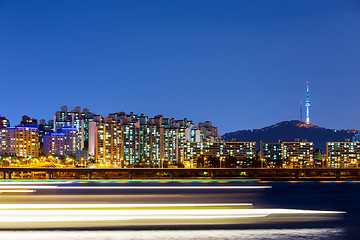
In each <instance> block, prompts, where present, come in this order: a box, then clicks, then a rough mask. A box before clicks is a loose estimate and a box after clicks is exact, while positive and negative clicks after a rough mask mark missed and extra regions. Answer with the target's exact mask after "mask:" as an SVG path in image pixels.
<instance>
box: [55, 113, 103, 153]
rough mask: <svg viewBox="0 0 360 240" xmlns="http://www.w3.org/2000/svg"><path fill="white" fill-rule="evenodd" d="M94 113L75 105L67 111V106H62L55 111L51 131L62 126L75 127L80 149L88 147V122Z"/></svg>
mask: <svg viewBox="0 0 360 240" xmlns="http://www.w3.org/2000/svg"><path fill="white" fill-rule="evenodd" d="M95 116H96V115H95V114H93V113H91V112H90V111H89V109H87V108H84V109H83V110H82V111H81V108H80V107H75V108H74V109H73V110H72V111H68V108H67V106H62V107H61V111H57V112H56V113H55V115H54V119H53V131H54V132H56V131H58V130H61V129H62V128H63V127H71V128H76V129H77V130H78V135H79V141H80V150H83V149H87V148H88V139H89V123H90V122H92V121H93V120H94V117H95Z"/></svg>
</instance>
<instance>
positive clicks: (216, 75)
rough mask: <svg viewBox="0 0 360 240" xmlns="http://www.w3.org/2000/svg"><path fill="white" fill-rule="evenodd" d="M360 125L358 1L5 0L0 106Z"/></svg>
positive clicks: (225, 122) (223, 121)
mask: <svg viewBox="0 0 360 240" xmlns="http://www.w3.org/2000/svg"><path fill="white" fill-rule="evenodd" d="M306 81H309V82H310V88H311V101H312V102H311V103H312V109H311V111H312V115H311V120H312V122H313V123H314V124H316V125H320V126H324V127H330V128H339V129H341V128H352V129H360V108H359V103H360V100H359V96H360V2H359V1H356V0H353V1H346V0H342V1H339V0H335V1H332V0H317V1H313V0H308V1H307V0H299V1H289V0H283V1H253V0H250V1H238V0H235V1H227V0H225V1H221V0H218V1H211V0H204V1H196V0H189V1H184V0H181V1H180V0H179V1H175V0H174V1H168V0H164V1H156V0H151V1H149V0H144V1H134V0H131V1H130V0H129V1H100V0H99V1H89V0H86V1H85V0H84V1H75V0H74V1H56V0H52V1H45V0H44V1H25V0H24V1H14V0H11V1H10V0H9V1H4V0H0V96H1V103H0V114H1V115H3V116H6V117H8V118H9V119H10V120H11V122H12V125H16V124H18V123H19V121H20V118H21V116H22V115H24V114H27V115H29V116H31V117H34V118H38V119H40V118H44V119H47V120H48V119H51V118H52V116H53V114H54V112H55V111H57V110H58V109H59V108H60V106H62V105H67V106H69V108H70V109H72V108H73V107H74V106H77V105H78V106H81V107H86V108H89V109H90V110H91V111H93V112H95V113H99V114H103V115H104V116H107V114H108V113H110V112H116V111H125V112H130V111H133V112H134V113H138V114H140V113H144V114H146V115H149V116H154V115H156V114H159V113H161V114H163V115H164V116H166V117H174V118H177V119H179V118H184V117H187V118H188V119H192V120H194V121H195V122H196V123H198V122H201V121H205V120H211V121H213V123H214V125H216V126H218V127H219V131H220V133H221V134H223V133H225V132H229V131H235V130H239V129H250V128H261V127H264V126H267V125H271V124H273V123H276V122H279V121H283V120H292V119H299V102H300V101H301V100H302V101H305V90H306Z"/></svg>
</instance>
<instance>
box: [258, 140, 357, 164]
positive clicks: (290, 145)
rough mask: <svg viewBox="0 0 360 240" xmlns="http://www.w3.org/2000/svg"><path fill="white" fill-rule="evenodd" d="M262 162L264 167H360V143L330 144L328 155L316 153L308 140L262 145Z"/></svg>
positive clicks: (318, 151) (328, 145)
mask: <svg viewBox="0 0 360 240" xmlns="http://www.w3.org/2000/svg"><path fill="white" fill-rule="evenodd" d="M260 160H261V161H262V164H263V166H264V167H285V168H306V167H332V168H351V167H360V142H359V141H356V142H350V141H345V142H328V143H327V149H326V154H322V152H321V151H320V150H316V151H314V144H313V143H312V142H307V141H306V140H303V141H300V140H299V139H296V141H294V142H279V143H262V144H261V149H260Z"/></svg>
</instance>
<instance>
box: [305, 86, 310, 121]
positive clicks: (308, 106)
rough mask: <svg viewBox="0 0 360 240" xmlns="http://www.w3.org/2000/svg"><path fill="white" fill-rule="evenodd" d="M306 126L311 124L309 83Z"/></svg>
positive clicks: (307, 87)
mask: <svg viewBox="0 0 360 240" xmlns="http://www.w3.org/2000/svg"><path fill="white" fill-rule="evenodd" d="M305 107H306V124H310V96H309V82H307V86H306V103H305Z"/></svg>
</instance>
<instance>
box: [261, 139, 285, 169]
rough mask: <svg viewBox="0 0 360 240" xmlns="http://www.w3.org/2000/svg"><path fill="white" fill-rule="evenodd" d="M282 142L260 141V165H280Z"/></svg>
mask: <svg viewBox="0 0 360 240" xmlns="http://www.w3.org/2000/svg"><path fill="white" fill-rule="evenodd" d="M282 151H283V150H282V143H281V142H279V143H263V142H262V143H261V146H260V160H261V167H270V168H274V167H282Z"/></svg>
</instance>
